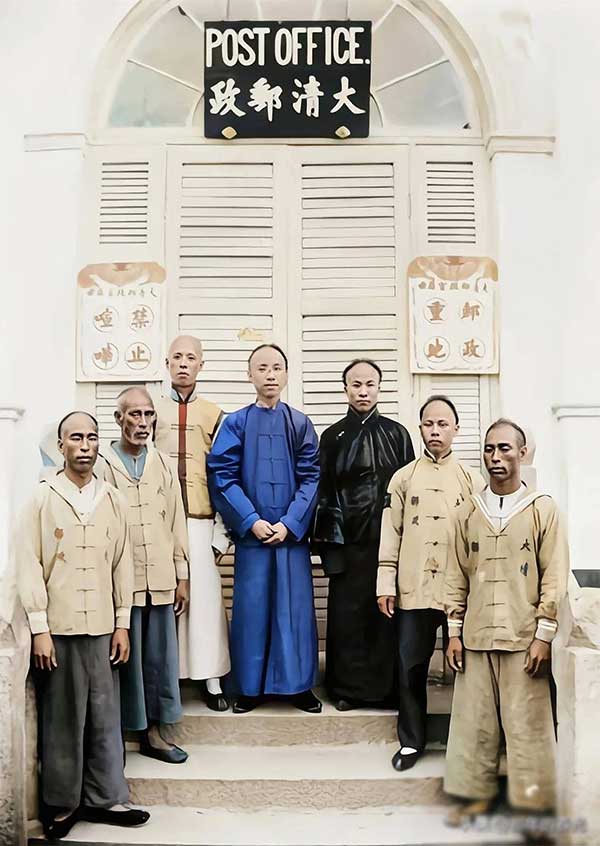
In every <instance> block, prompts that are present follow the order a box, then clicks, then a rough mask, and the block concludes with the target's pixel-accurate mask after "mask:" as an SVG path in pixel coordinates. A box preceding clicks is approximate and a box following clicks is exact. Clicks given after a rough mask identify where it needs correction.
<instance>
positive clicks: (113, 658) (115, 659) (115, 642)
mask: <svg viewBox="0 0 600 846" xmlns="http://www.w3.org/2000/svg"><path fill="white" fill-rule="evenodd" d="M128 660H129V632H128V631H127V629H115V632H114V634H113V636H112V641H111V644H110V662H111V664H112V665H113V666H114V667H116V666H117V664H126V663H127V661H128Z"/></svg>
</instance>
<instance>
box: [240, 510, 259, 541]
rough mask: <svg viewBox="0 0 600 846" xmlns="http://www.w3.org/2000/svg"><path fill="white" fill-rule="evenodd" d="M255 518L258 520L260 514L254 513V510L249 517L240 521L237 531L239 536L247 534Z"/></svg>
mask: <svg viewBox="0 0 600 846" xmlns="http://www.w3.org/2000/svg"><path fill="white" fill-rule="evenodd" d="M257 520H260V516H259V515H258V514H257V513H256V511H254V512H253V513H252V514H250V516H249V517H246V519H245V520H243V521H242V524H241V526H240V531H239V535H240V537H241V538H243V537H244V535H246V534H248V532H249V531H250V529H251V528H252V526H253V525H254V524H255V523H256V521H257Z"/></svg>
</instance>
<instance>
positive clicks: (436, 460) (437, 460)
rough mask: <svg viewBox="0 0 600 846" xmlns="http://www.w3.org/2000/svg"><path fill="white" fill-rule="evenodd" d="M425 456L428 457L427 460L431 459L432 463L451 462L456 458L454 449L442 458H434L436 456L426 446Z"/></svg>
mask: <svg viewBox="0 0 600 846" xmlns="http://www.w3.org/2000/svg"><path fill="white" fill-rule="evenodd" d="M423 458H426V459H427V461H430V462H431V463H432V464H439V465H442V464H449V463H450V461H452V459H453V458H454V454H453V452H452V450H450V451H449V452H447V453H446V455H443V456H442V457H441V458H434V456H433V455H432V454H431V453H430V452H429V450H428V449H427V448H426V447H425V449H424V450H423Z"/></svg>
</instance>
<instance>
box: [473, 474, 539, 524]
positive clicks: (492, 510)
mask: <svg viewBox="0 0 600 846" xmlns="http://www.w3.org/2000/svg"><path fill="white" fill-rule="evenodd" d="M527 493H528V491H527V487H526V486H525V484H524V483H523V482H521V487H520V488H518V489H517V490H516V491H515V492H514V493H511V494H505V495H500V494H496V493H494V492H493V490H492V489H491V488H490V487H487V488H486V489H485V490H484V491H483V493H482V495H481V496H482V498H483V501H484V502H485V504H486V507H487V510H488V514H489V516H490V517H491V518H492V521H493V522H494V526H495V528H496V529H497V530H498V531H500V530H501V529H503V528H504V525H505V524H506V520H507V518H508V517H509V516H510V515H511V514H512V511H513V509H514V508H515V506H516V504H517V503H518V501H519V500H520V499H521V498H522V497H524V496H525V494H527Z"/></svg>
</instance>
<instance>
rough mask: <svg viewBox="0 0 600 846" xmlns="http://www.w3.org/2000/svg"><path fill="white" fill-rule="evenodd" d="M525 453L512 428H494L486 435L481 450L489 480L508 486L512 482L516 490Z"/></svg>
mask: <svg viewBox="0 0 600 846" xmlns="http://www.w3.org/2000/svg"><path fill="white" fill-rule="evenodd" d="M526 452H527V449H526V447H525V446H520V439H519V434H518V432H516V431H515V430H514V429H513V427H512V426H505V425H500V426H494V428H493V429H491V430H490V431H489V432H488V433H487V437H486V439H485V446H484V448H483V460H484V462H485V468H486V470H487V471H488V473H489V474H490V478H491V479H496V480H497V481H498V482H502V483H505V484H507V485H508V486H510V483H511V482H514V485H515V489H516V488H517V487H518V486H519V484H520V482H521V462H522V461H523V458H524V457H525V453H526Z"/></svg>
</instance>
